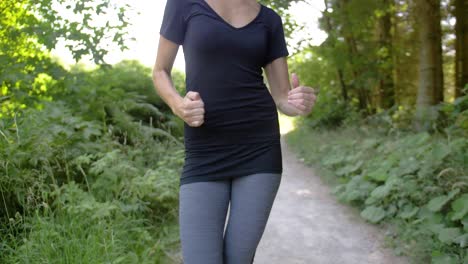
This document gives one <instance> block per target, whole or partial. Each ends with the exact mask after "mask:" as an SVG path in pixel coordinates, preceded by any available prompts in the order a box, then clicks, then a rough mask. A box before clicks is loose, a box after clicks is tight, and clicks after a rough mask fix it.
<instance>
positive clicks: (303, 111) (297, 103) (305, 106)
mask: <svg viewBox="0 0 468 264" xmlns="http://www.w3.org/2000/svg"><path fill="white" fill-rule="evenodd" d="M291 79H292V87H293V89H292V90H290V91H289V92H288V97H287V101H286V100H283V101H282V102H281V103H280V104H279V106H278V108H279V110H280V111H281V112H283V113H285V114H287V115H290V116H293V115H302V116H305V115H308V114H309V113H310V112H311V111H312V107H313V106H314V105H315V101H316V99H317V95H316V94H315V93H316V91H315V89H313V88H311V87H308V86H302V85H299V78H298V77H297V75H296V74H295V73H293V74H292V77H291Z"/></svg>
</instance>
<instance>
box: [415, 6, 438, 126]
mask: <svg viewBox="0 0 468 264" xmlns="http://www.w3.org/2000/svg"><path fill="white" fill-rule="evenodd" d="M416 5H417V6H416V8H417V10H419V14H418V26H419V42H420V53H419V87H418V96H417V101H416V120H415V121H416V123H415V125H416V129H418V130H425V129H427V128H428V126H429V125H430V124H429V123H428V122H426V121H430V120H432V119H433V118H434V115H433V114H432V113H430V111H429V109H430V106H431V105H435V104H437V103H439V102H442V101H443V74H442V37H441V36H442V30H441V23H440V0H417V1H416Z"/></svg>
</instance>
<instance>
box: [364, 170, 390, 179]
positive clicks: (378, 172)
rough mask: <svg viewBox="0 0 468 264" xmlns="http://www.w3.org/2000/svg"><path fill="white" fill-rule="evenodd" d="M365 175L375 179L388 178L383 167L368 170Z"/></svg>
mask: <svg viewBox="0 0 468 264" xmlns="http://www.w3.org/2000/svg"><path fill="white" fill-rule="evenodd" d="M367 177H369V178H371V179H373V180H376V181H380V182H384V181H385V180H386V179H387V178H388V173H387V170H385V169H377V170H374V171H371V172H369V173H368V174H367Z"/></svg>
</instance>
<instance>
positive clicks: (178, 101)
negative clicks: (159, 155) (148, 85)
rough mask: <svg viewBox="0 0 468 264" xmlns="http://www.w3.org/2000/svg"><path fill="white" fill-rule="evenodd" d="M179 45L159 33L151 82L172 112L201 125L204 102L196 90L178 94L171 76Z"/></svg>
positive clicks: (191, 123)
mask: <svg viewBox="0 0 468 264" xmlns="http://www.w3.org/2000/svg"><path fill="white" fill-rule="evenodd" d="M178 50H179V45H178V44H176V43H174V42H172V41H170V40H168V39H166V38H165V37H164V36H162V35H160V38H159V44H158V51H157V56H156V62H155V64H154V67H153V84H154V87H155V89H156V92H157V94H158V95H159V96H160V97H161V98H162V99H163V100H164V102H165V103H166V104H167V105H168V106H169V107H170V108H171V110H172V112H173V113H174V114H175V115H177V116H178V117H180V118H182V119H183V120H184V121H185V122H186V123H187V124H188V125H190V126H201V125H202V124H203V122H204V113H205V110H204V104H203V101H202V100H201V98H200V95H199V94H198V93H197V92H193V91H189V92H188V93H187V94H186V95H185V97H182V96H180V94H179V93H178V92H177V90H176V89H175V87H174V83H173V81H172V77H171V71H172V67H173V65H174V61H175V58H176V55H177V51H178Z"/></svg>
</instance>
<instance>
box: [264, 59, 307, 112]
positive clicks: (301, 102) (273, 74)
mask: <svg viewBox="0 0 468 264" xmlns="http://www.w3.org/2000/svg"><path fill="white" fill-rule="evenodd" d="M265 73H266V77H267V79H268V84H269V87H270V90H271V95H272V97H273V99H274V101H275V103H276V107H277V108H278V109H279V111H280V112H282V113H283V114H285V115H288V116H297V115H307V114H309V113H310V112H311V111H312V107H313V105H314V103H315V100H316V95H315V94H314V89H312V88H310V87H307V86H300V85H299V80H298V78H297V76H295V74H293V76H292V79H293V86H292V88H293V89H292V90H291V84H290V83H289V74H288V63H287V61H286V57H280V58H278V59H276V60H274V61H272V62H271V63H269V64H267V65H266V66H265Z"/></svg>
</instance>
